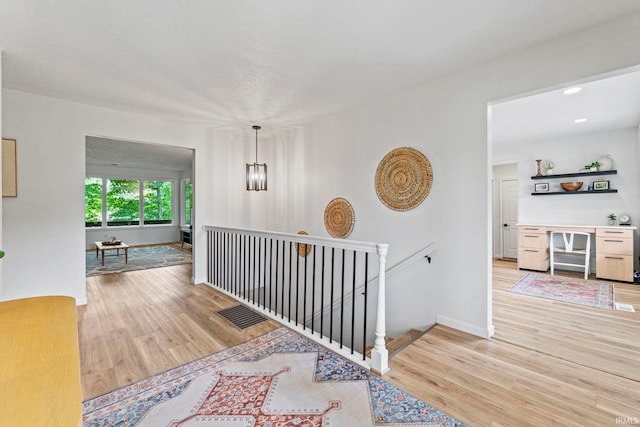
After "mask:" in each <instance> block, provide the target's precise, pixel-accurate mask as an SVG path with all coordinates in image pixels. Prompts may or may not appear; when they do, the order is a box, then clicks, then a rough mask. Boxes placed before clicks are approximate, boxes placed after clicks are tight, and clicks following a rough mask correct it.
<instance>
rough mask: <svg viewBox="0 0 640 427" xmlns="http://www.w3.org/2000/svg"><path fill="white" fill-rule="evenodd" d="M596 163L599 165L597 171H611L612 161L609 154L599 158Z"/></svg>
mask: <svg viewBox="0 0 640 427" xmlns="http://www.w3.org/2000/svg"><path fill="white" fill-rule="evenodd" d="M598 163H600V167H599V170H601V171H610V170H613V159H612V158H611V155H609V154H604V155H603V156H602V157H600V160H598Z"/></svg>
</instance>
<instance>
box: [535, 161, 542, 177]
mask: <svg viewBox="0 0 640 427" xmlns="http://www.w3.org/2000/svg"><path fill="white" fill-rule="evenodd" d="M541 162H542V159H540V160H536V163H537V164H538V173H536V176H542V170H541V169H540V163H541Z"/></svg>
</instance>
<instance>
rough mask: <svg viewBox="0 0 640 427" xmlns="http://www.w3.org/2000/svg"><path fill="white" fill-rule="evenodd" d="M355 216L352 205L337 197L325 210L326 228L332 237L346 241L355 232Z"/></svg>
mask: <svg viewBox="0 0 640 427" xmlns="http://www.w3.org/2000/svg"><path fill="white" fill-rule="evenodd" d="M354 223H355V215H354V213H353V208H352V207H351V203H349V202H348V201H347V200H345V199H343V198H341V197H337V198H335V199H333V200H332V201H330V202H329V204H328V205H327V207H326V208H325V210H324V226H325V228H326V229H327V231H328V232H329V234H330V235H331V237H338V238H341V239H344V238H345V237H347V236H349V234H351V232H352V231H353V224H354Z"/></svg>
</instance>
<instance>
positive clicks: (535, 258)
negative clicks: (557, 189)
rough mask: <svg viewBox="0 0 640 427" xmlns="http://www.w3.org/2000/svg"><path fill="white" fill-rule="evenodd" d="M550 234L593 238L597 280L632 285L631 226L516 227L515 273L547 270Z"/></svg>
mask: <svg viewBox="0 0 640 427" xmlns="http://www.w3.org/2000/svg"><path fill="white" fill-rule="evenodd" d="M552 231H582V232H586V233H591V234H594V235H595V249H594V252H595V257H596V277H598V278H600V279H609V280H617V281H620V282H633V271H634V269H633V259H634V247H635V244H634V241H635V235H636V231H637V228H636V227H632V226H595V225H594V226H592V225H535V224H518V269H525V270H537V271H547V270H548V269H549V233H550V232H552Z"/></svg>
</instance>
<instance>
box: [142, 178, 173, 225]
mask: <svg viewBox="0 0 640 427" xmlns="http://www.w3.org/2000/svg"><path fill="white" fill-rule="evenodd" d="M172 202H173V183H172V182H171V181H144V223H145V224H171V222H172V219H171V218H172V217H171V212H172V209H171V208H172Z"/></svg>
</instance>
